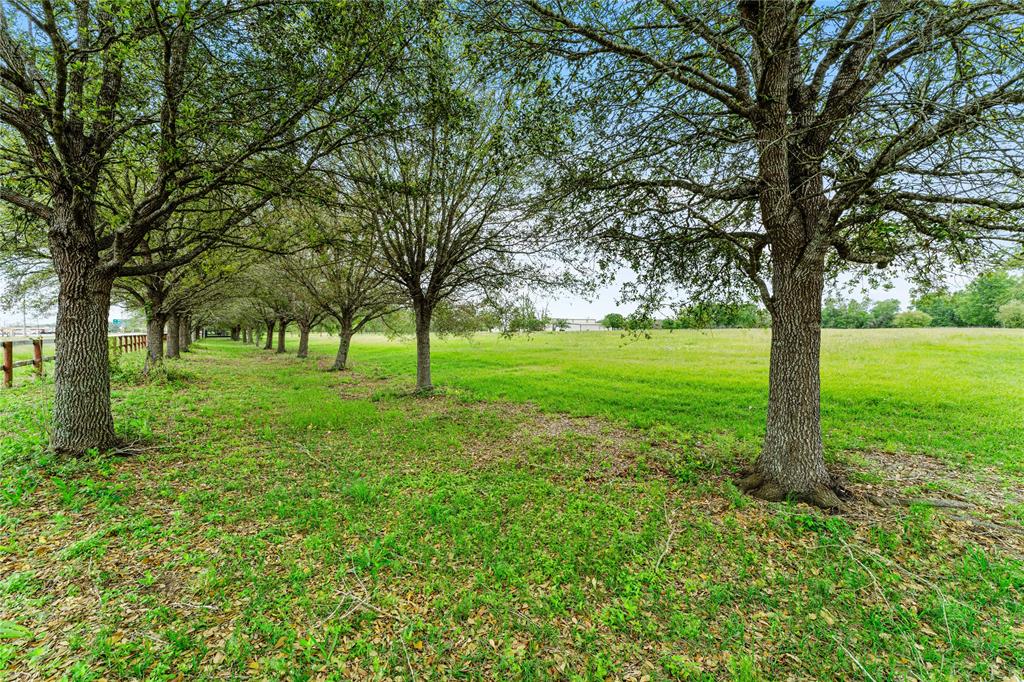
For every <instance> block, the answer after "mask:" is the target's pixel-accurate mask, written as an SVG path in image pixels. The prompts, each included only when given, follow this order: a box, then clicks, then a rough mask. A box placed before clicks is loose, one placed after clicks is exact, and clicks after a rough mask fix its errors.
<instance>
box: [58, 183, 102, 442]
mask: <svg viewBox="0 0 1024 682" xmlns="http://www.w3.org/2000/svg"><path fill="white" fill-rule="evenodd" d="M53 211H54V218H53V220H52V221H51V224H50V231H49V242H50V253H51V256H52V258H53V265H54V270H55V271H56V273H57V279H58V294H57V327H56V339H55V343H56V365H55V367H54V392H53V432H52V435H51V439H50V445H51V447H52V448H53V450H54V451H56V452H59V453H65V454H74V455H79V454H82V453H84V452H85V451H87V450H89V449H91V448H97V449H99V450H106V449H109V448H112V447H114V446H115V445H116V444H117V436H116V435H115V433H114V418H113V415H112V413H111V411H110V357H109V355H108V353H109V350H108V341H107V317H108V315H109V313H110V292H111V289H112V287H113V284H114V278H113V276H112V275H109V274H106V273H104V272H103V271H102V269H101V267H100V263H99V259H98V258H97V256H96V255H95V250H94V249H93V248H92V245H91V244H90V243H88V242H89V239H88V237H87V235H89V234H91V229H89V226H88V225H84V226H83V225H78V224H76V223H77V222H80V221H84V220H87V218H86V217H83V216H82V215H78V216H75V212H74V211H72V210H70V208H69V207H67V206H62V205H60V204H59V203H56V202H55V204H54V208H53Z"/></svg>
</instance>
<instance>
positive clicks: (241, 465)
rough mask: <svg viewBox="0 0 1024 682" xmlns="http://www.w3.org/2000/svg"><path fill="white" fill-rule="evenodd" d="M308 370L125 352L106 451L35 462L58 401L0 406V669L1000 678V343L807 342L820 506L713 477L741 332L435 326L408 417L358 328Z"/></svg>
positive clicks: (320, 350) (741, 401) (54, 674)
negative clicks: (820, 455) (114, 435)
mask: <svg viewBox="0 0 1024 682" xmlns="http://www.w3.org/2000/svg"><path fill="white" fill-rule="evenodd" d="M290 344H291V348H292V349H293V348H294V344H295V340H294V339H291V340H290ZM311 351H312V352H311V357H310V358H309V359H307V360H297V359H296V358H294V357H293V356H292V355H277V354H274V353H272V352H268V351H262V350H257V349H256V348H254V347H252V346H245V345H243V344H241V343H238V342H231V341H229V340H226V339H216V340H213V339H211V340H206V341H202V342H199V343H198V344H196V345H194V346H193V350H192V352H190V353H188V354H186V357H185V358H184V359H182V360H180V361H168V362H166V363H165V365H164V368H163V369H161V370H160V371H159V372H157V373H156V374H155V375H154V376H151V377H150V378H149V379H148V380H147V381H142V380H141V379H140V377H139V368H140V367H141V363H142V358H141V353H135V354H128V355H125V356H121V357H119V358H118V359H117V360H116V362H115V363H114V368H113V375H114V381H115V384H114V393H113V398H114V409H115V416H116V420H117V421H116V423H117V424H118V427H119V428H120V429H121V434H120V435H121V436H122V437H124V438H125V439H126V440H127V441H129V442H131V443H133V444H134V445H133V447H132V448H131V451H130V452H125V453H123V454H124V455H125V456H123V457H98V456H97V457H85V458H83V459H81V460H67V459H56V458H54V457H52V456H50V455H48V454H47V453H46V450H45V445H46V442H47V436H46V429H47V426H48V421H49V419H50V417H49V414H50V412H49V400H50V393H51V391H52V385H51V384H49V383H47V382H45V381H44V382H39V383H35V382H28V383H26V384H23V385H21V386H16V387H15V388H14V389H12V390H9V391H4V392H2V393H0V432H2V434H3V440H2V445H0V494H2V497H0V675H2V674H5V673H6V674H7V675H8V676H9V677H10V678H11V679H22V678H24V679H35V678H39V679H51V678H56V679H61V678H65V679H69V680H101V679H106V680H116V679H154V680H175V679H183V680H203V679H224V678H230V679H266V680H278V679H292V680H342V679H380V680H384V679H392V680H398V679H404V680H413V679H415V680H428V679H453V678H454V679H478V680H492V679H500V680H512V679H522V680H546V679H572V680H605V679H619V680H777V679H798V680H800V679H866V680H878V681H881V680H897V679H918V680H954V679H957V680H958V679H981V680H987V679H991V680H1003V679H1014V675H1018V676H1019V675H1020V674H1021V671H1022V670H1024V625H1022V623H1024V494H1022V489H1024V485H1022V484H1024V333H1021V332H1019V331H1013V330H931V329H924V330H878V331H849V332H837V331H828V330H826V331H825V332H824V352H823V358H822V380H823V389H822V404H823V428H824V432H825V439H826V447H827V448H828V458H829V460H830V463H831V464H832V466H833V467H835V468H836V470H838V471H841V472H842V474H843V476H844V478H845V479H846V480H847V481H848V486H849V488H850V489H851V491H852V493H853V496H854V497H853V499H852V504H851V509H850V511H849V512H848V513H845V514H843V515H839V516H829V515H825V514H823V513H821V512H819V511H816V510H813V509H811V508H809V507H806V506H803V505H778V504H768V503H762V502H759V501H757V500H754V499H752V498H749V497H747V496H744V495H742V494H740V493H739V492H738V491H737V490H736V488H735V486H734V485H733V483H732V481H733V479H734V478H735V476H736V475H737V473H738V472H739V471H740V469H741V468H742V467H743V466H744V465H745V464H748V463H749V462H750V461H751V460H752V458H753V457H755V456H756V453H757V449H758V444H759V440H760V438H761V436H762V432H763V428H764V425H763V420H764V410H765V404H766V394H767V352H768V334H767V332H766V331H763V330H738V331H675V332H672V333H667V332H658V333H654V334H653V335H652V336H651V338H630V337H623V336H621V335H619V334H617V333H613V332H608V333H600V332H595V333H580V334H570V333H559V334H553V333H541V334H535V335H532V336H528V337H516V338H513V339H507V338H503V337H500V336H494V335H478V336H474V337H472V338H470V339H462V338H451V339H436V338H435V340H434V353H433V368H434V369H433V371H434V380H435V382H436V384H437V385H438V386H439V387H440V388H441V390H440V391H439V392H438V393H437V394H435V395H432V396H430V397H418V396H414V395H411V394H410V392H409V391H410V389H411V387H412V386H413V375H414V371H415V349H414V347H413V344H412V342H411V341H410V340H408V339H396V340H389V339H386V338H383V337H378V336H357V337H356V340H355V341H354V342H353V347H352V352H351V355H350V359H351V361H352V363H353V367H354V371H351V372H345V373H341V374H337V373H329V372H325V371H322V367H324V366H326V365H327V364H328V360H329V358H330V356H331V355H332V354H333V351H334V339H332V338H330V337H327V336H322V337H314V339H313V342H312V345H311ZM883 496H884V497H886V498H893V499H895V498H902V499H904V500H906V501H908V504H907V505H894V506H877V505H875V504H872V503H870V502H869V501H868V500H869V499H870V498H872V497H883ZM935 502H942V503H946V504H948V506H941V505H939V506H937V505H936V504H934V503H935Z"/></svg>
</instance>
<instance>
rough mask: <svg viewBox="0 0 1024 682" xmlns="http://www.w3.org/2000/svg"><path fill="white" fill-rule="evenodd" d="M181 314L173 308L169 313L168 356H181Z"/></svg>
mask: <svg viewBox="0 0 1024 682" xmlns="http://www.w3.org/2000/svg"><path fill="white" fill-rule="evenodd" d="M180 319H181V318H180V316H179V315H178V312H177V311H176V310H172V311H171V312H169V313H168V314H167V357H168V358H177V357H179V353H178V351H179V350H180V349H179V348H178V324H179V322H178V321H179V320H180Z"/></svg>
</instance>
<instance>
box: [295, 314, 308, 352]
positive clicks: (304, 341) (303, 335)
mask: <svg viewBox="0 0 1024 682" xmlns="http://www.w3.org/2000/svg"><path fill="white" fill-rule="evenodd" d="M297 355H298V357H300V358H306V357H309V325H308V324H305V323H303V322H299V352H298V354H297Z"/></svg>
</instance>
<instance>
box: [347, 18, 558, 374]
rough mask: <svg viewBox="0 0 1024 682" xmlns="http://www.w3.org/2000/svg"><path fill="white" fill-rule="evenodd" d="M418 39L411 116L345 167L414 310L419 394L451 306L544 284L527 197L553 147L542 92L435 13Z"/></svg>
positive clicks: (353, 202) (351, 190)
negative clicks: (522, 284)
mask: <svg viewBox="0 0 1024 682" xmlns="http://www.w3.org/2000/svg"><path fill="white" fill-rule="evenodd" d="M428 7H430V8H433V9H428V11H427V12H426V16H423V17H421V18H420V22H421V23H420V24H419V25H418V26H417V27H415V28H413V29H412V35H413V36H414V37H415V39H414V40H413V41H411V44H412V49H411V50H410V52H409V54H408V60H407V61H408V64H407V68H408V71H407V77H406V78H404V79H403V80H402V81H401V82H400V84H399V87H398V92H397V95H396V98H397V100H398V106H400V107H401V110H402V117H401V118H400V120H399V121H398V122H397V123H398V124H396V125H394V126H392V127H390V128H389V129H387V130H386V131H384V133H383V134H382V135H381V136H380V138H379V139H376V140H373V141H370V142H368V143H367V144H365V145H363V146H362V147H361V148H359V149H358V150H357V151H355V152H354V153H351V154H349V155H347V156H346V158H345V169H344V171H343V174H344V175H345V176H346V177H347V180H348V182H347V184H348V192H347V196H346V197H345V201H346V202H347V204H348V205H349V206H350V207H351V210H352V215H353V217H354V219H356V220H357V221H359V223H360V224H361V225H365V226H367V227H368V228H370V229H371V230H372V231H373V234H374V241H375V243H376V244H377V245H378V248H379V250H380V261H381V266H380V272H381V273H382V274H384V275H385V277H386V278H387V279H388V280H389V281H390V282H392V283H393V284H394V285H395V286H397V287H399V288H400V289H401V290H402V291H403V292H404V294H405V296H406V297H407V298H408V300H409V301H410V303H411V305H412V309H413V313H414V315H415V323H416V388H417V390H418V391H423V392H426V391H430V390H432V388H433V384H432V381H431V376H430V329H431V320H432V318H433V315H434V311H435V310H436V309H437V307H438V306H439V305H441V304H442V303H443V302H445V301H450V300H453V299H461V300H463V301H466V300H471V299H474V298H475V299H477V300H479V299H482V298H484V297H485V296H486V295H487V293H488V292H490V291H494V290H498V289H503V288H507V287H508V286H509V285H510V283H511V282H513V281H517V280H522V279H524V278H527V277H529V276H533V275H536V273H537V272H538V268H537V267H536V264H535V263H533V264H531V262H530V260H531V257H532V256H535V255H538V254H540V253H541V252H542V251H543V249H542V247H541V246H540V244H539V243H538V239H537V235H538V230H537V225H536V223H535V222H534V221H533V220H531V217H530V215H529V214H528V211H527V208H528V203H527V197H528V196H529V194H530V192H531V189H533V188H534V186H535V185H532V184H531V183H530V182H529V177H528V175H529V171H530V170H531V169H532V168H533V167H534V165H535V160H536V158H537V157H538V154H539V153H540V151H541V150H542V149H543V148H544V146H545V145H548V144H550V142H549V139H548V138H547V137H546V131H548V130H549V129H550V127H551V125H550V123H549V122H548V121H549V117H548V116H547V115H546V112H545V111H544V109H543V107H542V106H541V101H542V95H543V94H544V92H545V90H544V87H543V86H544V84H543V83H540V84H537V83H535V82H534V83H529V84H527V85H517V84H516V82H515V81H514V80H511V79H503V78H499V77H498V73H499V72H498V70H497V69H495V68H492V67H491V66H489V65H488V64H487V63H484V62H482V61H480V56H479V55H482V54H484V53H482V52H479V51H476V52H474V51H473V50H472V49H470V46H469V45H467V40H468V38H467V36H465V35H462V34H461V33H459V31H458V30H457V28H456V27H455V26H454V25H452V24H450V23H449V21H448V18H447V17H446V16H445V14H444V12H443V11H441V10H440V9H439V6H438V5H429V6H428Z"/></svg>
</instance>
